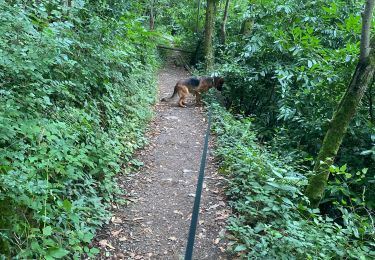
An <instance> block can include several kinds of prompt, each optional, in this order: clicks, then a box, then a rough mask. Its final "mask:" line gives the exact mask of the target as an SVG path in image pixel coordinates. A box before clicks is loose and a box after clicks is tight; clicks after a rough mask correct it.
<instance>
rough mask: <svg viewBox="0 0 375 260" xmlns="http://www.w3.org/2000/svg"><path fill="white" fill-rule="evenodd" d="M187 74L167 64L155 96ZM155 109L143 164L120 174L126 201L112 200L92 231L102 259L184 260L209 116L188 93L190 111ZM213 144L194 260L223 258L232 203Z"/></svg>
mask: <svg viewBox="0 0 375 260" xmlns="http://www.w3.org/2000/svg"><path fill="white" fill-rule="evenodd" d="M185 77H188V73H187V72H186V71H185V70H184V69H183V68H179V67H176V66H174V65H173V64H172V63H171V64H168V65H166V67H165V68H164V69H162V70H160V72H159V74H158V85H159V100H160V97H166V96H170V95H171V93H172V92H173V88H174V85H175V84H176V82H177V81H178V80H179V79H181V78H185ZM154 109H155V117H154V119H153V121H152V122H151V124H150V127H149V131H148V133H147V136H148V138H149V140H150V143H149V145H147V146H146V147H145V148H144V149H142V150H140V151H139V152H138V153H137V155H136V159H137V160H139V161H142V162H143V163H144V165H143V166H142V167H141V168H140V170H139V172H136V173H135V172H134V173H131V174H126V175H122V176H120V177H119V183H120V187H121V188H122V189H124V190H125V191H126V192H127V193H126V195H125V196H124V199H126V200H128V201H130V203H129V204H128V205H127V206H118V207H117V206H116V205H114V209H113V214H114V216H113V217H112V219H111V222H110V223H109V224H108V225H107V226H106V227H104V229H103V230H102V231H101V232H99V234H98V236H97V243H98V245H99V246H100V247H101V248H102V252H103V253H102V254H101V257H100V258H101V259H183V258H184V254H185V247H186V243H187V236H188V231H189V225H190V218H191V211H192V207H193V201H194V196H195V189H196V183H197V178H198V170H199V166H200V160H201V155H202V150H203V141H204V135H205V130H206V128H207V120H206V118H205V116H206V114H205V112H204V111H203V109H204V108H202V107H198V106H196V104H195V100H194V98H193V97H191V98H190V100H188V107H187V108H180V107H178V106H177V100H173V101H171V102H165V103H164V102H162V103H157V104H156V105H155V108H154ZM211 139H212V138H211ZM211 147H212V140H211V141H210V148H209V154H208V160H207V165H206V173H205V174H206V175H205V177H206V178H205V182H204V189H203V194H202V201H201V207H200V208H201V210H200V216H199V225H198V229H197V236H196V240H195V248H194V259H199V260H201V259H215V260H216V259H228V257H227V256H226V255H225V253H224V249H225V247H226V245H225V244H224V241H223V240H222V239H221V238H222V236H223V234H224V232H225V229H224V228H225V221H226V220H227V217H228V216H229V208H228V207H227V205H226V204H225V200H224V193H223V187H222V186H223V184H224V179H223V178H222V177H220V176H219V175H218V173H217V167H216V165H215V161H214V158H213V157H212V149H211ZM98 258H99V257H98Z"/></svg>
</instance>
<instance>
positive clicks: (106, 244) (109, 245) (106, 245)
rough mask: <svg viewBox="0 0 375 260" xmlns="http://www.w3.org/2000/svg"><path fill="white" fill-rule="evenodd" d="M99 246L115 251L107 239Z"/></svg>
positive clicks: (101, 241)
mask: <svg viewBox="0 0 375 260" xmlns="http://www.w3.org/2000/svg"><path fill="white" fill-rule="evenodd" d="M99 245H100V246H102V247H109V248H110V249H115V248H114V247H113V246H112V245H111V244H110V243H108V240H106V239H103V240H100V241H99Z"/></svg>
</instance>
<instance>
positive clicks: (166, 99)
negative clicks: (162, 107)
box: [160, 85, 177, 102]
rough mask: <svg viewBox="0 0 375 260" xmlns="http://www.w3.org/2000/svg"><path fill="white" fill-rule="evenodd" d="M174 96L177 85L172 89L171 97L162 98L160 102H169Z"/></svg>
mask: <svg viewBox="0 0 375 260" xmlns="http://www.w3.org/2000/svg"><path fill="white" fill-rule="evenodd" d="M176 95H177V85H176V87H174V91H173V94H172V96H170V97H165V98H162V99H161V100H160V101H162V102H167V101H169V100H171V99H172V98H174V97H175V96H176Z"/></svg>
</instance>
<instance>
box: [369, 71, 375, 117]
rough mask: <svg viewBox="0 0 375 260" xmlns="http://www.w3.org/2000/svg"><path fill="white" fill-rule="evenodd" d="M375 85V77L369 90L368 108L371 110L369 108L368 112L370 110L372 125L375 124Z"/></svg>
mask: <svg viewBox="0 0 375 260" xmlns="http://www.w3.org/2000/svg"><path fill="white" fill-rule="evenodd" d="M374 83H375V77H374V78H373V79H372V82H371V84H370V88H369V90H368V104H369V105H368V106H369V108H368V110H369V115H370V122H371V123H372V124H374V123H375V120H374V110H373V106H374V105H373V103H374V102H373V97H372V96H373V95H372V94H373V93H372V92H373V88H374Z"/></svg>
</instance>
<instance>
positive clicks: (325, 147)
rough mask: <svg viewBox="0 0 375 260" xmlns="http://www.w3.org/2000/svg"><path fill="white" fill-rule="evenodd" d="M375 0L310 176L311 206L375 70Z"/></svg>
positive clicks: (320, 194)
mask: <svg viewBox="0 0 375 260" xmlns="http://www.w3.org/2000/svg"><path fill="white" fill-rule="evenodd" d="M374 4H375V0H367V1H366V5H365V10H364V12H363V14H362V20H363V22H362V35H361V50H360V57H359V61H358V64H357V67H356V70H355V72H354V75H353V78H352V80H351V82H350V84H349V86H348V88H347V90H346V92H345V94H344V96H343V97H342V99H341V101H340V104H339V106H338V107H337V109H336V111H335V113H334V115H333V118H332V121H331V123H330V126H329V129H328V131H327V133H326V135H325V137H324V140H323V144H322V147H321V148H320V151H319V154H318V158H317V159H316V163H315V167H314V171H313V173H314V175H313V176H312V177H311V178H310V180H309V184H308V187H307V189H306V191H305V195H306V196H307V197H308V198H309V200H310V203H311V205H310V206H311V207H313V208H316V207H318V206H319V203H320V200H321V199H322V197H323V194H324V191H325V188H326V185H327V181H328V177H329V168H330V166H331V165H332V164H333V161H334V159H335V157H336V155H337V152H338V150H339V148H340V145H341V143H342V140H343V138H344V136H345V133H346V131H347V129H348V127H349V124H350V122H351V120H352V118H353V116H354V115H355V113H356V111H357V108H358V106H359V104H360V101H361V99H362V97H363V95H364V93H365V91H366V88H367V87H368V85H369V84H370V83H371V81H372V78H373V77H374V71H375V53H374V49H373V47H374V46H373V45H374V43H375V38H374V39H372V40H371V45H370V27H371V20H372V12H373V9H374Z"/></svg>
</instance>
